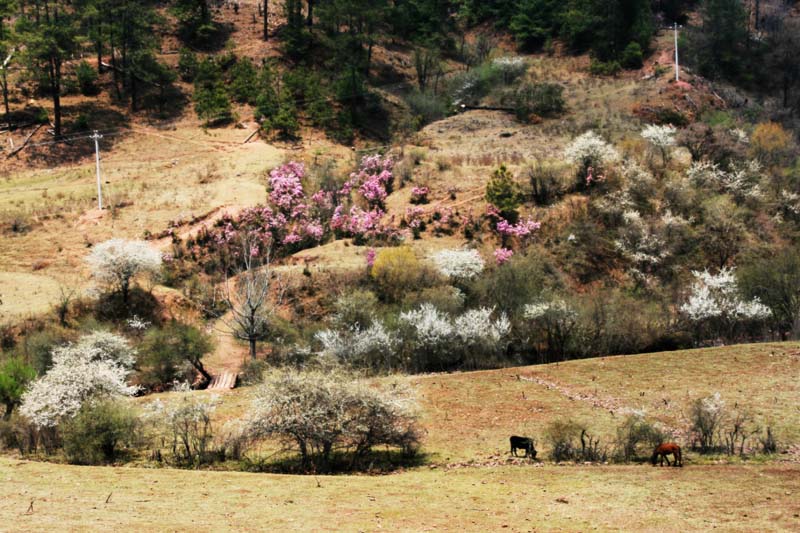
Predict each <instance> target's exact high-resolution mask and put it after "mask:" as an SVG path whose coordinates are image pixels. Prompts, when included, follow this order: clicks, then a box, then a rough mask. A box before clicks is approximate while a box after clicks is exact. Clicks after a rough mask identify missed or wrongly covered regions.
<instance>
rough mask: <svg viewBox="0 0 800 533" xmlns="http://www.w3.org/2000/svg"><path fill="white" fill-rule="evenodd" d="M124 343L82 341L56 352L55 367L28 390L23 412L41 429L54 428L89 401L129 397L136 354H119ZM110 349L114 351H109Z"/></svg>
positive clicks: (132, 391)
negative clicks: (129, 382) (129, 374)
mask: <svg viewBox="0 0 800 533" xmlns="http://www.w3.org/2000/svg"><path fill="white" fill-rule="evenodd" d="M122 345H123V342H122V341H120V342H114V343H109V344H105V343H102V342H98V343H94V342H88V341H87V342H83V339H82V341H79V342H78V343H77V344H74V345H68V346H63V347H61V348H57V349H55V350H53V367H52V368H51V369H50V370H49V371H48V372H47V374H45V375H44V376H43V377H40V378H39V379H37V380H36V381H34V382H33V384H32V385H31V386H30V387H29V388H28V390H27V391H26V392H25V394H24V395H23V397H22V406H21V407H20V412H21V413H22V414H23V415H25V416H26V417H28V418H29V419H30V420H31V421H32V422H33V423H34V424H35V425H36V426H38V427H54V426H56V425H58V424H59V422H61V421H63V420H66V419H69V418H72V417H73V416H75V415H76V414H77V413H78V412H79V411H80V410H81V408H82V407H83V405H84V404H85V403H86V402H88V401H94V400H97V399H103V398H108V397H114V396H130V395H133V394H134V393H136V392H137V391H138V388H137V387H129V386H128V385H127V384H126V383H125V378H126V377H127V375H128V373H129V370H130V366H127V365H126V364H125V363H127V362H130V363H131V365H132V364H133V356H134V353H135V352H133V351H132V350H131V351H129V352H128V351H117V350H116V348H121V347H122ZM104 346H105V347H108V346H111V347H112V349H111V350H109V351H106V348H104Z"/></svg>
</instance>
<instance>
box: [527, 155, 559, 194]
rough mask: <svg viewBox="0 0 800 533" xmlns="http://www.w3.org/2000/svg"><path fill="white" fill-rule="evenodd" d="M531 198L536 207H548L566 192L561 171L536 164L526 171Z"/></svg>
mask: <svg viewBox="0 0 800 533" xmlns="http://www.w3.org/2000/svg"><path fill="white" fill-rule="evenodd" d="M526 172H527V174H528V179H529V181H530V187H531V198H532V199H533V201H534V202H536V204H537V205H549V204H551V203H553V202H554V201H555V200H556V199H558V198H560V197H561V196H563V195H564V193H565V192H566V188H567V187H566V186H565V183H564V179H563V178H562V172H561V170H560V169H559V168H558V167H556V166H553V165H546V164H542V163H540V162H538V161H537V162H536V163H534V164H533V165H531V166H529V167H528V168H527V169H526Z"/></svg>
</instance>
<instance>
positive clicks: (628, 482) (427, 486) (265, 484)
mask: <svg viewBox="0 0 800 533" xmlns="http://www.w3.org/2000/svg"><path fill="white" fill-rule="evenodd" d="M517 376H519V378H518V377H517ZM799 376H800V344H798V343H782V344H761V345H746V346H732V347H724V348H713V349H706V350H690V351H682V352H672V353H665V354H646V355H636V356H624V357H607V358H603V359H596V360H586V361H573V362H569V363H563V364H558V365H546V366H537V367H526V368H509V369H504V370H497V371H486V372H471V373H458V374H438V375H427V376H416V377H407V378H405V377H404V378H399V379H408V380H409V381H410V382H411V384H412V385H413V386H414V388H415V389H416V390H417V393H418V395H419V398H420V403H421V416H422V423H423V426H424V428H425V433H426V436H425V444H424V451H425V452H426V453H427V454H428V455H427V457H428V460H429V464H427V465H424V466H421V467H418V468H414V469H409V470H401V471H398V472H395V473H393V474H389V475H381V476H367V475H358V476H321V477H313V476H279V475H269V474H246V473H237V472H219V471H200V472H196V471H180V470H172V469H157V470H153V469H145V468H97V467H74V466H66V465H58V464H45V463H36V462H30V461H20V460H16V459H12V458H3V459H0V486H2V490H3V498H2V499H0V519H2V522H0V523H2V524H3V529H4V530H8V531H44V530H52V529H54V528H58V529H60V530H67V531H80V530H89V529H91V530H107V529H110V528H124V529H126V530H137V531H167V530H168V531H188V530H192V531H219V530H224V529H236V530H244V531H258V530H272V531H288V530H315V531H377V530H390V531H401V530H402V531H428V530H449V531H457V530H470V531H487V530H499V529H508V530H510V531H595V530H596V531H615V530H616V531H618V530H624V531H709V530H712V529H716V530H719V531H792V530H797V529H798V528H800V503H799V502H800V499H798V498H797V495H798V491H800V464H798V462H797V457H796V455H795V454H792V453H790V454H786V455H779V456H778V457H777V458H775V459H771V460H769V461H764V460H762V459H759V460H755V461H749V462H748V461H740V460H735V461H733V462H728V461H721V462H720V461H717V460H708V459H703V458H701V457H700V456H698V455H697V454H694V453H691V452H689V453H687V454H686V466H685V467H684V468H682V469H672V468H653V467H651V466H649V465H632V466H619V465H606V466H601V465H579V466H575V465H572V466H557V465H553V464H552V463H544V464H536V463H527V462H526V461H519V460H517V461H510V460H509V459H508V458H507V450H506V443H507V438H508V435H509V434H512V433H524V434H528V435H533V436H536V437H537V438H539V439H540V440H539V442H540V444H539V445H537V448H539V450H540V452H541V453H543V454H544V455H546V453H547V446H546V444H545V443H543V442H542V437H543V432H544V428H545V427H546V425H547V424H548V423H549V422H551V421H553V420H556V419H563V418H571V419H574V420H578V421H581V422H584V423H586V424H588V425H589V426H590V427H591V428H594V429H595V431H596V432H597V434H598V435H599V436H601V438H602V439H603V441H604V442H610V439H611V436H612V434H613V428H614V427H615V425H616V423H618V422H619V421H620V420H621V418H622V416H623V414H622V412H623V411H624V409H625V408H636V409H645V410H646V412H647V414H648V415H649V416H652V417H654V418H655V419H658V420H660V421H662V422H664V423H666V424H671V425H676V426H677V425H680V424H682V423H684V422H683V420H682V415H681V414H680V413H681V412H682V411H684V410H685V408H686V406H687V404H688V401H689V399H690V398H695V397H697V396H699V395H704V394H708V393H711V392H715V391H719V392H720V393H721V394H722V397H723V398H724V399H725V400H726V402H727V404H728V405H729V406H730V407H732V406H733V405H734V404H739V405H740V406H743V407H746V408H748V409H750V410H751V412H752V413H753V414H754V415H755V416H756V418H757V419H760V420H763V421H764V423H767V422H769V423H771V424H773V425H774V427H775V429H776V432H777V435H778V438H779V441H780V442H781V443H782V444H783V445H784V446H785V445H788V444H791V443H796V442H797V439H798V437H800V432H798V428H800V410H798V405H797V399H798V398H800V381H798V379H797V378H798V377H799ZM531 379H538V380H540V381H539V382H535V381H530V380H531ZM545 381H546V382H547V383H549V384H550V385H544V384H542V383H544V382H545ZM687 383H691V386H689V385H687ZM642 391H645V392H646V394H645V395H644V396H641V392H642ZM647 391H651V392H647ZM251 393H252V389H249V388H242V389H237V390H234V391H231V392H228V393H224V394H222V395H220V399H221V402H222V404H221V406H220V407H219V409H218V411H217V416H218V417H219V420H218V422H222V421H224V420H225V419H230V418H234V417H238V416H241V414H242V413H243V412H244V410H245V409H246V408H247V406H248V404H249V401H250V397H251ZM194 394H208V393H203V392H199V393H194ZM160 397H161V399H164V400H169V398H170V394H162V395H160ZM664 397H665V398H667V399H669V400H670V401H669V404H670V406H667V405H665V404H664V402H663V399H662V398H664ZM150 399H152V398H147V399H138V400H137V402H143V401H149V400H150ZM612 410H614V411H615V413H614V414H612V413H611V412H610V411H612ZM109 495H110V496H109ZM31 502H33V505H32V510H31V511H28V510H29V508H30V507H31ZM155 517H158V518H155Z"/></svg>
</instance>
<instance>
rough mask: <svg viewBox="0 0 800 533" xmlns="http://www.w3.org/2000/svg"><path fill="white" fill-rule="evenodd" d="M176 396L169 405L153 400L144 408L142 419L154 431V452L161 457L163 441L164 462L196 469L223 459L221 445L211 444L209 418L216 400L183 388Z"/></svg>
mask: <svg viewBox="0 0 800 533" xmlns="http://www.w3.org/2000/svg"><path fill="white" fill-rule="evenodd" d="M173 396H174V395H173ZM177 396H178V397H177V398H175V397H173V398H171V401H170V402H169V404H165V403H164V402H162V401H161V400H156V401H155V402H153V403H151V404H150V405H149V406H148V407H147V413H146V417H145V418H146V420H147V421H148V422H149V423H150V424H151V425H152V427H153V429H154V430H155V438H154V441H153V446H154V450H153V455H154V456H155V457H158V458H164V456H163V454H162V453H161V446H162V443H166V445H167V447H168V448H167V451H168V453H169V455H168V456H167V461H170V462H172V463H173V464H176V465H178V466H184V467H194V468H198V467H200V466H202V465H205V464H210V463H213V462H215V461H217V460H220V459H224V455H225V449H224V447H215V446H214V426H213V423H212V420H211V417H212V415H213V414H214V411H215V410H216V407H217V405H218V404H219V399H218V398H217V397H216V396H211V397H204V398H199V397H195V396H192V395H190V394H189V393H188V392H187V389H185V388H184V389H181V390H180V391H179V394H178V395H177Z"/></svg>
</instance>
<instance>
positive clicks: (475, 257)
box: [431, 250, 486, 280]
mask: <svg viewBox="0 0 800 533" xmlns="http://www.w3.org/2000/svg"><path fill="white" fill-rule="evenodd" d="M431 259H432V260H433V263H434V264H435V265H436V269H437V270H438V271H439V272H440V273H441V274H443V275H444V276H447V277H448V278H451V279H454V280H470V279H473V278H475V277H477V276H478V275H479V274H480V273H481V272H483V269H484V268H485V267H486V263H485V262H484V260H483V258H482V257H481V254H480V253H478V251H477V250H442V251H440V252H437V253H435V254H433V256H432V257H431Z"/></svg>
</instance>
